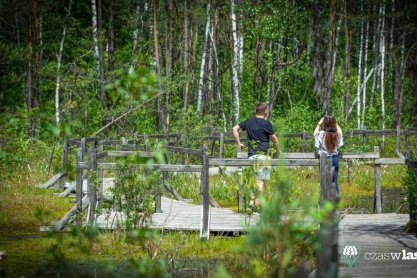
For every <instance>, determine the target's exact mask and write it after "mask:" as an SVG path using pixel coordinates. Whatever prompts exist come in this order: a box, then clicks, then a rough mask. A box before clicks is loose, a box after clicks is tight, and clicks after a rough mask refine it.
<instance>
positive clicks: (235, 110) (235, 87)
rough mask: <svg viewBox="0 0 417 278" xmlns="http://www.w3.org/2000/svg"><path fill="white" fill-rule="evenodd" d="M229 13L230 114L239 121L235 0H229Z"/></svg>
mask: <svg viewBox="0 0 417 278" xmlns="http://www.w3.org/2000/svg"><path fill="white" fill-rule="evenodd" d="M230 15H231V21H232V44H233V64H232V74H231V75H232V81H233V89H232V90H233V93H232V94H233V103H232V115H233V118H232V119H233V122H234V123H237V122H239V114H240V102H239V95H240V93H239V88H240V84H239V76H238V71H239V41H238V35H237V27H236V14H235V1H234V0H230Z"/></svg>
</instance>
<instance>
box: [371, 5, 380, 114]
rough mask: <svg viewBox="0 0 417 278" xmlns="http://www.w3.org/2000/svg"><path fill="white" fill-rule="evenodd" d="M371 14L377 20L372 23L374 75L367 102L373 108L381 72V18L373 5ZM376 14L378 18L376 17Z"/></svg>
mask: <svg viewBox="0 0 417 278" xmlns="http://www.w3.org/2000/svg"><path fill="white" fill-rule="evenodd" d="M373 14H374V15H375V18H378V21H377V22H374V37H373V47H372V48H373V53H374V65H373V68H374V71H375V74H374V76H373V81H372V91H371V97H370V100H369V105H370V106H373V104H374V95H375V93H376V92H377V90H378V89H379V85H378V80H379V77H380V75H381V71H380V69H381V68H380V66H379V64H380V43H381V40H380V36H381V23H382V22H381V16H380V13H379V10H378V9H377V5H374V12H373ZM377 14H378V16H377Z"/></svg>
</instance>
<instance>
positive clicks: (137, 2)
mask: <svg viewBox="0 0 417 278" xmlns="http://www.w3.org/2000/svg"><path fill="white" fill-rule="evenodd" d="M139 23H140V0H135V31H133V43H132V54H133V55H135V54H136V53H137V51H138V43H139Z"/></svg>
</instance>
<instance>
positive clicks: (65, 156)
mask: <svg viewBox="0 0 417 278" xmlns="http://www.w3.org/2000/svg"><path fill="white" fill-rule="evenodd" d="M67 162H68V141H67V139H65V141H64V150H63V152H62V166H61V167H62V171H63V172H64V173H65V174H64V175H63V176H62V178H61V180H60V181H59V188H60V189H62V190H63V189H64V188H65V182H66V181H67V178H66V177H67Z"/></svg>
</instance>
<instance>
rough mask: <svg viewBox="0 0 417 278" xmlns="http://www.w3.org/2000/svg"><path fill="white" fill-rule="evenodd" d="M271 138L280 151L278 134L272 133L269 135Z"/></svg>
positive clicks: (276, 148)
mask: <svg viewBox="0 0 417 278" xmlns="http://www.w3.org/2000/svg"><path fill="white" fill-rule="evenodd" d="M269 139H271V141H272V144H274V148H275V150H276V151H277V152H279V141H278V137H277V135H276V134H275V133H274V134H272V135H269Z"/></svg>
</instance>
